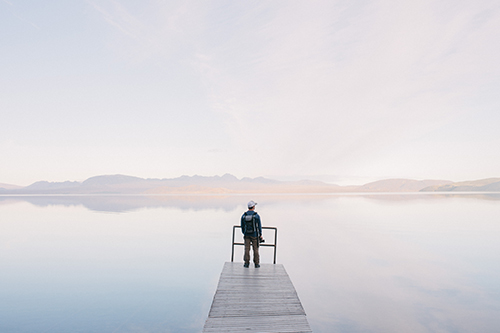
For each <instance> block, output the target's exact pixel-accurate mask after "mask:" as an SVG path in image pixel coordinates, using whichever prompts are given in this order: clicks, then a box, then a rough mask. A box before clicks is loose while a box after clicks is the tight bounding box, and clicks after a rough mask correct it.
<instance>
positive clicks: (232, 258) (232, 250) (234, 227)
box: [231, 226, 236, 262]
mask: <svg viewBox="0 0 500 333" xmlns="http://www.w3.org/2000/svg"><path fill="white" fill-rule="evenodd" d="M234 230H236V226H233V244H232V245H231V262H233V260H234Z"/></svg>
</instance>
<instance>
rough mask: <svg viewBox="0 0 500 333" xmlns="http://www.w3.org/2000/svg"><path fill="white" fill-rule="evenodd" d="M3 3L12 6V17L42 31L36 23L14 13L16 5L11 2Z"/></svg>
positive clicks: (5, 0) (4, 0)
mask: <svg viewBox="0 0 500 333" xmlns="http://www.w3.org/2000/svg"><path fill="white" fill-rule="evenodd" d="M3 2H5V3H6V4H8V5H9V6H12V8H10V12H11V14H12V16H14V17H15V18H17V19H19V20H21V21H23V22H25V23H28V24H29V25H31V26H32V27H33V28H35V29H38V30H40V27H39V26H37V25H36V24H35V23H33V22H31V21H30V20H27V19H25V18H24V17H22V16H20V15H17V14H16V13H14V11H13V10H14V4H13V3H12V2H10V1H7V0H3Z"/></svg>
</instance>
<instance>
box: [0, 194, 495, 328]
mask: <svg viewBox="0 0 500 333" xmlns="http://www.w3.org/2000/svg"><path fill="white" fill-rule="evenodd" d="M250 199H253V200H255V201H256V202H258V205H257V209H256V210H257V211H258V212H259V214H260V215H261V218H262V221H263V225H264V226H274V227H278V251H277V262H278V263H281V264H283V265H284V266H285V268H286V270H287V272H288V274H289V276H290V278H291V280H292V282H293V283H294V285H295V288H296V290H297V293H298V295H299V298H300V299H301V301H302V304H303V306H304V308H305V311H306V313H307V318H308V320H309V323H310V325H311V328H312V329H313V331H314V332H498V331H500V218H499V216H500V194H484V193H483V194H474V193H469V194H453V195H451V194H431V193H428V194H373V195H369V194H363V195H356V194H352V195H283V196H275V195H233V196H218V195H206V196H98V195H95V196H0V231H1V232H0V332H200V331H201V330H202V328H203V324H204V321H205V319H206V317H207V315H208V312H209V309H210V305H211V302H212V298H213V295H214V292H215V289H216V287H217V282H218V279H219V275H220V273H221V270H222V266H223V264H224V262H225V261H230V258H231V234H232V226H233V225H234V224H239V218H240V216H241V214H242V213H243V212H244V211H245V210H246V209H245V208H246V202H247V201H249V200H250ZM264 236H265V238H266V239H268V241H271V240H272V232H271V233H268V234H265V235H264ZM238 237H240V236H239V235H238ZM261 253H262V262H264V263H272V255H273V251H272V248H261ZM242 254H243V249H242V247H237V248H236V254H235V258H236V260H237V261H242V259H241V258H242Z"/></svg>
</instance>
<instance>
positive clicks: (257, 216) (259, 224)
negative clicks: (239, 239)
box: [241, 210, 262, 237]
mask: <svg viewBox="0 0 500 333" xmlns="http://www.w3.org/2000/svg"><path fill="white" fill-rule="evenodd" d="M245 215H255V224H256V227H257V230H258V231H259V232H258V234H257V232H252V233H246V232H245V231H246V230H245ZM241 232H242V233H243V234H244V235H245V236H250V237H259V236H261V235H262V225H261V223H260V216H259V214H257V212H255V211H252V210H249V211H247V212H246V213H244V214H243V215H242V216H241Z"/></svg>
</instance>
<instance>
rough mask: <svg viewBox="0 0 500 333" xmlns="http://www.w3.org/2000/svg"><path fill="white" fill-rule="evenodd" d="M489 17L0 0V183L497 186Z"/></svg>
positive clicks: (453, 7) (420, 6)
mask: <svg viewBox="0 0 500 333" xmlns="http://www.w3.org/2000/svg"><path fill="white" fill-rule="evenodd" d="M499 59H500V2H499V1H498V0H493V1H481V0H479V1H477V0H476V1H457V0H444V1H426V0H419V1H383V0H382V1H356V0H354V1H352V0H349V1H335V0H327V1H292V0H286V1H243V0H241V1H234V0H231V1H225V0H219V1H149V0H142V1H115V0H100V1H99V0H95V1H91V0H88V1H84V0H81V1H65V0H58V1H33V0H27V1H17V0H0V60H1V67H0V88H1V89H0V159H1V160H0V161H1V162H0V183H9V184H17V185H29V184H30V183H32V182H34V181H37V180H48V181H64V180H84V179H86V178H88V177H91V176H95V175H102V174H118V173H120V174H127V175H133V176H138V177H144V178H171V177H178V176H181V175H194V174H198V175H204V176H212V175H222V174H224V173H231V174H233V175H235V176H237V177H239V178H241V177H257V176H270V177H274V178H277V179H298V178H317V179H324V180H330V181H333V182H336V183H339V184H347V183H363V182H365V180H366V181H369V180H376V179H382V178H395V177H398V178H413V179H449V180H455V181H460V180H467V179H479V178H488V177H500V153H499V152H500V61H499Z"/></svg>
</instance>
